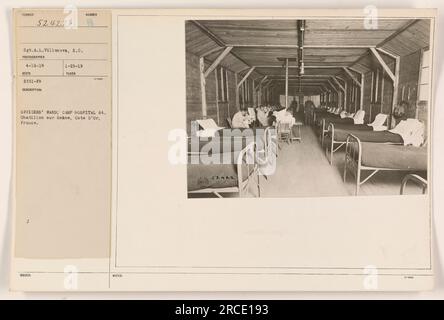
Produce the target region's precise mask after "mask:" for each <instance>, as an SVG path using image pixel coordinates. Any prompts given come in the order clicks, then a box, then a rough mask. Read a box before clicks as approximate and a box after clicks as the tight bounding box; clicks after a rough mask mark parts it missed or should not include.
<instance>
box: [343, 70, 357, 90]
mask: <svg viewBox="0 0 444 320" xmlns="http://www.w3.org/2000/svg"><path fill="white" fill-rule="evenodd" d="M343 70H344V71H345V73H346V74H347V75H348V76H349V77H350V78H351V79H352V80H353V82H354V83H356V84H357V85H358V87H361V82H360V81H358V79H356V77H355V76H354V75H353V74H352V73H351V72H350V70H348V68H347V67H343Z"/></svg>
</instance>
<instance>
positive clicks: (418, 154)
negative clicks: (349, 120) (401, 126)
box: [343, 134, 427, 195]
mask: <svg viewBox="0 0 444 320" xmlns="http://www.w3.org/2000/svg"><path fill="white" fill-rule="evenodd" d="M348 170H349V171H351V172H352V174H353V175H354V177H355V181H356V188H355V195H358V194H359V189H360V186H361V185H363V184H364V183H365V182H367V181H368V180H369V179H370V178H371V177H373V176H374V175H375V174H376V173H378V172H379V171H410V172H424V171H425V172H426V171H427V146H420V147H415V146H404V145H397V144H384V143H372V142H363V141H361V139H360V138H359V137H357V136H355V135H354V134H349V135H348V136H347V139H346V145H345V163H344V172H343V178H344V182H345V181H346V179H347V171H348ZM363 171H367V172H369V175H368V176H367V177H366V178H364V179H363V180H361V175H362V172H363Z"/></svg>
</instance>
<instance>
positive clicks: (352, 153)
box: [343, 134, 419, 196]
mask: <svg viewBox="0 0 444 320" xmlns="http://www.w3.org/2000/svg"><path fill="white" fill-rule="evenodd" d="M352 144H356V145H357V148H351V146H352ZM356 152H357V153H358V154H356ZM348 168H350V169H354V170H352V171H351V173H352V174H353V175H354V177H355V181H356V187H355V196H357V195H358V194H359V190H360V187H361V185H363V184H364V183H366V182H367V181H368V180H369V179H370V178H371V177H373V176H374V175H375V174H376V173H378V172H379V171H419V170H408V169H405V168H402V169H393V168H384V167H368V166H364V165H363V164H362V143H361V140H359V138H358V137H356V136H355V135H353V134H349V135H348V136H347V140H346V142H345V162H344V173H343V179H344V182H346V180H347V169H348ZM362 171H370V174H369V175H368V176H367V177H366V178H365V179H364V180H361V172H362ZM402 190H403V188H402Z"/></svg>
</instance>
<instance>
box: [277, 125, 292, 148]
mask: <svg viewBox="0 0 444 320" xmlns="http://www.w3.org/2000/svg"><path fill="white" fill-rule="evenodd" d="M277 136H278V141H279V142H281V141H286V142H287V143H288V144H289V143H290V142H291V125H290V123H288V122H278V123H277Z"/></svg>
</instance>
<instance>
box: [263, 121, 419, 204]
mask: <svg viewBox="0 0 444 320" xmlns="http://www.w3.org/2000/svg"><path fill="white" fill-rule="evenodd" d="M302 137H303V139H302V142H297V141H295V142H293V143H291V144H287V143H285V142H284V143H281V147H282V148H281V149H280V150H279V156H278V158H277V166H276V172H275V174H274V175H272V176H268V177H267V179H265V178H263V177H262V178H261V192H262V197H265V198H274V197H318V196H324V197H325V196H349V195H353V194H354V190H355V189H354V188H355V180H354V177H353V175H352V174H351V173H350V172H349V173H348V178H347V182H346V183H344V182H343V180H342V173H343V168H344V153H343V151H338V152H336V153H335V155H334V164H333V165H332V166H331V165H330V163H329V162H328V160H327V157H326V155H325V148H321V145H320V142H319V137H317V136H316V134H315V132H314V131H313V129H312V128H311V127H308V126H304V127H302ZM405 174H406V173H405V172H378V173H377V174H376V175H375V176H374V177H372V178H371V179H370V180H369V181H368V182H366V183H365V184H363V185H362V186H361V191H360V195H361V196H366V195H398V194H399V189H400V184H401V180H402V178H403V176H404V175H405ZM365 176H366V174H364V177H365ZM406 193H409V194H410V193H420V190H419V189H418V188H415V187H414V186H410V185H409V186H407V188H406Z"/></svg>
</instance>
